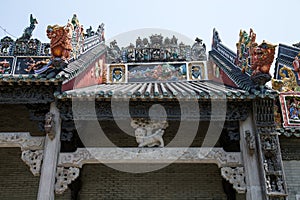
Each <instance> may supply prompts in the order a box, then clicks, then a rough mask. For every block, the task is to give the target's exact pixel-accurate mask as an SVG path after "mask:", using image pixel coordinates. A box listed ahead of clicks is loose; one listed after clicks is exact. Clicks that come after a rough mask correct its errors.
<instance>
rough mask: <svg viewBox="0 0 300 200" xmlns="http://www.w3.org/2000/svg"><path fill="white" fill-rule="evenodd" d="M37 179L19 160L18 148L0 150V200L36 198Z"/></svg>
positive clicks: (29, 199) (28, 199)
mask: <svg viewBox="0 0 300 200" xmlns="http://www.w3.org/2000/svg"><path fill="white" fill-rule="evenodd" d="M38 187H39V177H35V176H33V175H32V173H31V172H30V170H29V167H28V166H27V165H26V164H25V163H24V162H23V161H22V160H21V150H20V148H0V199H1V200H14V199H16V200H20V199H22V200H23V199H24V200H33V199H36V198H37V192H38Z"/></svg>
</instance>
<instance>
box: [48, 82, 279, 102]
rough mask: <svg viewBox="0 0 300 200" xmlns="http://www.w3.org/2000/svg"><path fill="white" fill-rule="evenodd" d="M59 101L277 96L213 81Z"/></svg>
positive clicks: (106, 89)
mask: <svg viewBox="0 0 300 200" xmlns="http://www.w3.org/2000/svg"><path fill="white" fill-rule="evenodd" d="M54 95H55V96H56V98H58V99H68V98H73V97H81V98H84V97H86V98H96V99H109V98H112V97H113V98H120V99H122V98H131V99H137V100H143V99H155V100H160V99H161V100H167V99H176V98H180V99H186V100H188V99H194V98H195V99H204V100H205V99H208V100H209V99H229V100H230V99H231V100H243V99H253V98H256V97H260V98H265V97H269V98H275V96H276V94H274V93H272V92H271V91H267V92H264V93H260V92H259V91H255V92H254V93H249V92H248V91H245V90H240V89H236V88H232V87H226V86H224V85H222V84H219V83H216V82H211V81H190V82H188V81H185V82H164V83H156V82H152V83H124V84H101V85H96V86H91V87H87V88H81V89H74V90H69V91H66V92H63V93H55V94H54Z"/></svg>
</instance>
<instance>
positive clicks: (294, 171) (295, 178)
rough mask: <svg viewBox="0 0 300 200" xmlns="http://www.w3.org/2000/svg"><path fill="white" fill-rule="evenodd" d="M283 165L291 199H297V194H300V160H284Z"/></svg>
mask: <svg viewBox="0 0 300 200" xmlns="http://www.w3.org/2000/svg"><path fill="white" fill-rule="evenodd" d="M283 166H284V172H285V177H286V182H287V186H288V192H289V199H290V200H294V199H295V200H296V195H297V194H298V195H300V176H299V175H300V161H296V160H292V161H283Z"/></svg>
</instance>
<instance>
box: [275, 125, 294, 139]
mask: <svg viewBox="0 0 300 200" xmlns="http://www.w3.org/2000/svg"><path fill="white" fill-rule="evenodd" d="M276 131H277V133H278V134H279V135H284V136H286V137H291V136H293V135H294V136H296V137H298V138H299V137H300V128H299V127H295V128H277V129H276Z"/></svg>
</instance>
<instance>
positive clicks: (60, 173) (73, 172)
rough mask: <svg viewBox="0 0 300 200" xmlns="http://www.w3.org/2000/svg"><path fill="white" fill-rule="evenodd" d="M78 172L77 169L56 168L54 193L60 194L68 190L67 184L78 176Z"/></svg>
mask: <svg viewBox="0 0 300 200" xmlns="http://www.w3.org/2000/svg"><path fill="white" fill-rule="evenodd" d="M79 172H80V170H79V168H77V167H69V168H65V167H57V169H56V182H55V193H56V194H62V193H63V192H64V191H65V190H66V189H68V184H70V183H71V182H72V181H74V180H75V179H76V178H77V177H78V176H79Z"/></svg>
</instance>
